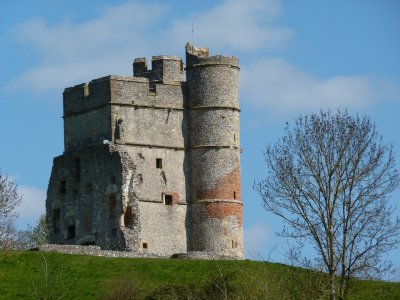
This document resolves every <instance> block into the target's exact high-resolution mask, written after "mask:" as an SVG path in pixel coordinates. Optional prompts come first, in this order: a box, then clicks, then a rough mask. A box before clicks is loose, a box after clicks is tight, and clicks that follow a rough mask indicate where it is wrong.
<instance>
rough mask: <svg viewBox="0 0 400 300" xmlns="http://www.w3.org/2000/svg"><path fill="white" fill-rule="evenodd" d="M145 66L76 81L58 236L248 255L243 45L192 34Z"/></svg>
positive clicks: (53, 198)
mask: <svg viewBox="0 0 400 300" xmlns="http://www.w3.org/2000/svg"><path fill="white" fill-rule="evenodd" d="M133 68H134V76H133V77H121V76H107V77H103V78H99V79H96V80H92V81H91V82H90V83H89V84H81V85H77V86H74V87H71V88H66V89H65V91H64V94H63V103H64V117H63V118H64V145H65V151H64V153H63V155H61V156H59V157H56V158H54V162H53V169H52V173H51V177H50V182H49V188H48V192H47V201H46V210H47V223H48V226H49V228H50V240H51V243H55V244H72V245H97V246H100V247H101V248H102V249H107V250H124V251H133V252H138V253H149V254H150V253H153V254H157V255H172V254H174V253H184V252H190V251H207V252H213V253H215V254H217V255H224V256H231V257H237V258H241V257H243V239H242V201H241V187H240V132H239V112H240V110H239V101H238V77H239V65H238V60H237V58H235V57H226V56H220V55H218V56H209V52H208V49H206V48H195V47H193V46H192V45H190V44H187V45H186V82H185V81H184V76H183V72H184V69H183V62H182V60H181V59H179V58H177V57H174V56H154V57H153V58H152V68H151V70H149V69H148V67H147V62H146V59H144V58H139V59H135V62H134V64H133Z"/></svg>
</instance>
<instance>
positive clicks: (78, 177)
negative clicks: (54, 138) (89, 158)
mask: <svg viewBox="0 0 400 300" xmlns="http://www.w3.org/2000/svg"><path fill="white" fill-rule="evenodd" d="M80 180H81V162H80V160H79V158H77V159H75V181H76V182H79V181H80Z"/></svg>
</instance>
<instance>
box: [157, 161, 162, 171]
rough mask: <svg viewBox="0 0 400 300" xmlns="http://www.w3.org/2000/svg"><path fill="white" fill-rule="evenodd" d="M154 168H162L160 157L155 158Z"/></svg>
mask: <svg viewBox="0 0 400 300" xmlns="http://www.w3.org/2000/svg"><path fill="white" fill-rule="evenodd" d="M156 168H157V169H162V159H161V158H156Z"/></svg>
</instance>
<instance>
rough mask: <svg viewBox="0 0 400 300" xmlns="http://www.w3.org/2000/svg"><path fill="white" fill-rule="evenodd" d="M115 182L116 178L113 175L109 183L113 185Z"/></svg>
mask: <svg viewBox="0 0 400 300" xmlns="http://www.w3.org/2000/svg"><path fill="white" fill-rule="evenodd" d="M116 182H117V177H116V176H115V175H113V176H112V177H111V183H112V184H115V183H116Z"/></svg>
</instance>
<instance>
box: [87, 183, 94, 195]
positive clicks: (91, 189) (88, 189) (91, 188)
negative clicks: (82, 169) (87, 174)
mask: <svg viewBox="0 0 400 300" xmlns="http://www.w3.org/2000/svg"><path fill="white" fill-rule="evenodd" d="M91 191H93V183H92V182H90V181H89V182H88V183H86V192H88V193H89V192H91Z"/></svg>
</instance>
